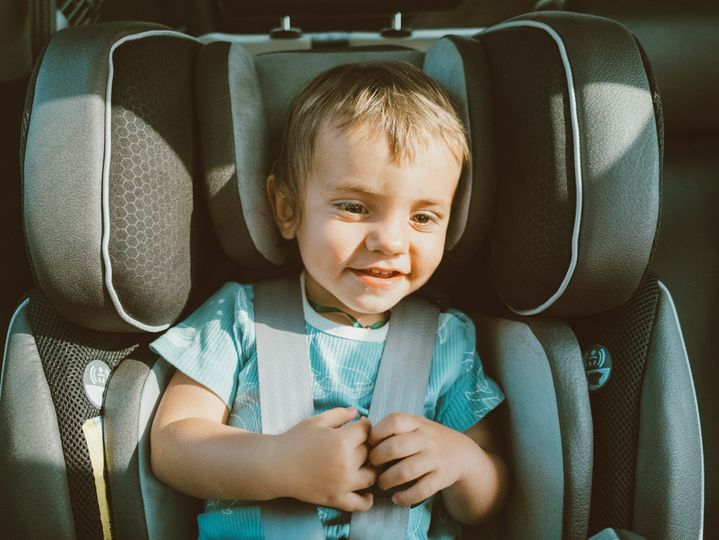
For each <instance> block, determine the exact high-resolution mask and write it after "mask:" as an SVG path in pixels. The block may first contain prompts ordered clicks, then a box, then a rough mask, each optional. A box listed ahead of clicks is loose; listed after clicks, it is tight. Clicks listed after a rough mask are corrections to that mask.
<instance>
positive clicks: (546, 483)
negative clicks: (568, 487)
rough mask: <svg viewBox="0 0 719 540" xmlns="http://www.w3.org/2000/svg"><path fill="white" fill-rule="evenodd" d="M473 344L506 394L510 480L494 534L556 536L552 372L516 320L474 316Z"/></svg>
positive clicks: (558, 449) (559, 488)
mask: <svg viewBox="0 0 719 540" xmlns="http://www.w3.org/2000/svg"><path fill="white" fill-rule="evenodd" d="M474 320H475V323H476V326H477V336H478V339H477V344H478V349H479V354H480V356H481V357H482V361H483V363H484V364H485V366H486V367H487V370H488V371H489V372H490V373H491V374H493V375H494V377H495V378H496V380H497V382H498V383H499V384H500V386H501V387H502V389H503V390H504V393H505V395H506V397H507V402H506V404H505V405H504V406H503V409H504V411H501V410H500V411H498V413H503V414H504V415H505V416H504V417H503V422H502V427H503V433H504V437H505V447H506V448H505V450H504V453H505V456H506V457H507V459H508V460H509V462H510V463H511V467H512V483H511V485H510V487H509V499H508V501H507V505H506V508H505V512H504V513H503V515H502V518H501V523H500V531H499V538H508V539H514V538H517V539H519V538H526V537H527V533H528V531H531V534H532V536H535V537H537V538H562V531H563V509H564V476H565V472H564V464H563V458H562V456H563V450H562V436H561V432H560V425H559V415H558V412H557V409H558V405H557V398H556V392H555V386H554V383H553V381H552V371H551V368H550V366H549V363H548V360H547V354H546V352H545V350H544V347H543V346H542V344H541V343H540V342H539V340H538V339H537V338H536V336H535V335H534V333H533V332H532V330H531V329H530V328H529V327H528V326H527V325H525V324H523V323H521V322H515V321H510V320H506V319H495V318H490V317H485V316H478V317H476V318H475V319H474Z"/></svg>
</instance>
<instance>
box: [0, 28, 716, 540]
mask: <svg viewBox="0 0 719 540" xmlns="http://www.w3.org/2000/svg"><path fill="white" fill-rule="evenodd" d="M380 58H392V59H401V60H405V61H409V62H412V63H414V64H416V65H421V66H422V67H423V68H424V69H425V71H427V72H428V73H429V74H430V75H432V76H433V77H435V78H436V79H437V80H438V81H439V82H441V83H442V84H443V85H444V86H445V87H446V88H447V89H448V90H449V91H450V93H451V94H452V95H453V96H454V97H455V99H456V100H457V101H458V104H459V107H460V110H461V113H462V115H463V116H464V119H465V122H466V124H467V126H468V134H469V138H470V143H471V147H472V157H473V162H472V165H471V167H469V168H468V169H467V171H466V172H465V174H464V176H463V179H462V183H461V186H460V189H459V194H458V198H457V203H456V208H455V209H454V213H453V221H452V224H451V230H450V234H449V237H448V248H449V251H448V255H447V263H446V264H445V265H444V267H443V268H442V269H441V271H440V272H439V273H438V275H437V279H436V280H435V281H434V284H433V285H434V286H435V287H438V288H440V289H444V290H449V291H450V292H454V297H453V298H455V299H456V300H455V301H456V302H458V303H459V304H460V307H462V308H464V309H465V310H467V311H473V312H480V311H481V312H482V314H481V315H477V322H478V331H479V334H480V338H479V343H480V348H481V353H482V355H483V357H484V360H485V364H486V366H487V369H488V371H490V372H492V373H494V375H495V376H496V378H497V379H498V380H499V382H500V384H501V385H502V386H503V388H504V390H505V393H506V395H507V398H508V399H507V406H506V407H505V412H504V418H503V423H504V425H503V428H504V429H503V434H504V437H505V442H506V446H507V455H508V459H509V461H510V463H511V467H512V469H513V471H514V477H513V483H512V486H511V493H510V500H509V503H508V507H507V509H506V511H505V513H504V515H503V516H502V518H500V520H499V522H498V524H497V527H498V528H499V532H500V535H501V536H502V537H507V538H518V537H524V536H526V534H527V531H532V534H533V535H536V536H540V537H548V538H559V537H567V538H580V537H586V536H587V531H588V530H589V531H590V532H596V531H598V530H600V529H602V528H604V527H605V526H617V527H620V528H631V529H634V530H636V531H637V532H639V533H640V534H643V535H645V536H648V537H674V536H676V535H675V534H674V533H675V532H676V533H680V536H684V535H686V536H688V537H692V536H696V535H698V534H699V531H700V529H701V513H700V512H699V513H698V514H697V513H696V512H695V511H693V510H692V509H693V508H694V507H695V506H697V505H698V506H701V499H702V492H701V486H700V478H701V472H702V462H701V445H700V439H699V431H698V417H697V414H696V406H695V402H694V401H693V387H692V383H691V376H690V373H689V370H688V366H687V363H686V354H685V352H684V350H683V342H682V337H681V332H680V330H679V328H678V323H677V320H676V315H675V313H674V312H673V307H672V304H671V298H670V296H669V295H668V292H667V291H666V289H665V288H663V287H661V286H659V285H657V282H656V279H655V278H653V277H651V275H650V274H646V272H645V270H646V266H647V263H648V260H649V255H650V252H651V248H652V244H653V239H654V234H655V230H656V221H657V213H658V204H659V175H660V174H659V173H660V162H661V160H660V155H661V152H660V149H661V146H660V141H661V138H660V134H661V129H660V128H658V127H657V125H658V124H657V121H659V120H660V118H661V116H660V115H659V114H658V113H657V112H656V108H655V106H656V103H653V101H652V97H653V91H652V87H651V83H650V80H651V78H650V77H649V78H648V76H647V71H646V70H647V69H648V67H647V64H646V62H645V61H644V59H643V57H642V55H641V54H640V51H639V49H638V48H637V45H636V43H635V42H634V40H633V38H632V37H631V35H630V34H628V33H627V32H626V30H624V29H623V28H622V27H621V26H620V25H618V24H616V23H612V22H610V21H606V20H604V19H599V18H594V17H588V16H577V15H566V14H542V15H532V16H527V17H524V18H522V19H521V20H514V21H510V22H509V23H507V24H504V25H499V26H497V27H494V28H492V29H490V30H489V31H486V32H484V33H482V34H480V35H478V36H477V37H476V39H466V38H452V37H448V38H443V39H441V40H439V41H438V42H437V43H436V44H435V45H434V46H433V47H432V48H431V49H430V50H429V51H427V53H426V54H423V53H420V52H418V51H412V50H405V49H398V48H379V49H378V48H370V49H357V50H344V51H308V52H289V53H273V54H268V55H261V56H257V57H254V58H253V57H251V56H250V55H248V54H246V53H244V52H243V50H242V49H241V47H239V46H236V45H232V46H231V45H230V44H226V43H210V44H208V45H205V46H202V47H201V46H200V44H199V43H197V42H196V41H195V40H193V39H191V38H188V37H187V36H184V35H182V34H178V33H175V32H171V31H168V30H166V29H162V28H159V27H157V26H153V25H142V24H134V23H133V24H131V23H122V24H108V25H94V26H87V27H83V28H76V29H70V30H66V31H63V32H60V33H58V34H57V35H56V36H55V37H54V38H53V40H52V41H51V43H50V45H49V46H48V48H47V50H46V51H45V54H44V57H43V58H42V60H41V62H40V63H39V64H38V68H37V70H36V73H35V75H34V77H33V80H32V82H31V85H30V92H31V93H30V95H29V97H28V102H27V103H28V105H27V108H26V123H25V129H24V135H23V150H24V160H23V168H24V170H23V179H24V187H23V190H24V211H25V228H26V234H27V238H28V247H29V252H30V256H31V263H32V267H33V271H34V275H35V279H36V283H37V289H36V290H35V291H33V292H32V293H31V294H30V297H29V300H28V301H26V302H24V303H23V304H21V306H20V307H19V308H18V310H17V311H16V314H15V316H14V317H13V321H12V322H11V327H10V331H9V337H8V342H7V343H8V346H7V350H6V355H5V356H6V361H5V364H4V368H3V374H2V382H1V383H0V392H1V394H0V440H2V441H4V444H5V446H6V448H5V451H4V452H3V453H2V457H0V474H1V475H2V477H3V478H4V479H7V480H6V483H5V485H6V486H8V487H6V489H4V490H2V493H0V509H1V510H0V512H2V515H0V535H1V536H3V537H9V538H15V537H25V536H32V537H38V538H44V537H57V536H61V537H82V538H85V537H97V536H102V535H103V531H105V532H107V531H109V527H111V528H112V533H113V535H114V536H115V537H118V538H125V537H127V538H145V537H152V538H168V537H172V538H175V537H179V538H181V537H189V536H192V535H193V534H194V530H195V529H194V525H193V523H194V517H195V514H196V513H197V511H198V509H199V507H200V506H199V505H200V503H199V501H196V500H194V499H192V498H189V497H186V496H183V495H181V494H178V493H176V492H174V491H173V490H171V489H169V488H167V487H166V486H163V485H162V484H160V483H159V482H158V481H157V480H156V479H154V477H153V476H152V474H151V471H150V469H149V448H148V437H149V425H150V423H151V419H152V414H153V412H154V407H155V406H156V404H157V400H158V398H159V395H160V394H161V391H162V389H163V388H164V386H165V385H166V384H167V382H168V380H169V377H170V376H171V369H170V368H169V366H168V365H167V364H165V363H164V362H163V361H161V360H158V359H157V358H155V357H153V356H152V355H151V354H150V353H149V352H148V350H147V347H146V344H147V342H148V341H149V340H150V339H152V337H153V336H154V334H153V333H154V332H158V331H161V330H162V329H164V328H166V327H167V326H169V325H170V324H171V323H172V322H173V321H176V320H177V319H178V317H180V316H181V313H183V310H184V311H186V310H188V309H191V308H192V307H193V306H195V305H197V299H198V298H202V297H203V296H205V295H206V294H207V293H208V292H209V291H208V289H210V290H211V288H212V287H213V286H216V285H219V282H220V280H222V279H227V278H229V277H231V276H233V277H236V276H238V275H239V278H240V279H255V278H257V277H261V276H269V275H273V274H275V273H277V272H278V271H282V270H283V269H286V267H287V266H286V265H287V264H289V263H288V261H289V260H291V254H290V253H289V252H288V251H287V250H286V249H284V247H283V246H282V245H281V243H279V242H278V238H277V236H276V235H275V233H274V226H273V225H272V223H271V220H270V215H269V213H268V211H267V208H266V205H265V203H264V198H263V197H262V195H261V193H262V189H261V183H259V184H258V182H262V181H264V174H265V173H266V170H267V165H268V163H270V160H271V157H272V153H273V142H274V141H276V140H277V138H276V134H277V133H278V130H279V126H280V124H281V121H282V117H283V115H284V112H285V110H286V107H287V104H288V102H289V100H290V98H291V97H292V95H293V94H294V93H295V92H296V91H297V90H298V89H299V87H300V86H301V85H302V84H304V83H305V82H307V81H308V80H309V79H311V78H312V76H313V75H314V74H316V73H318V72H320V71H322V70H324V69H326V68H328V67H331V66H332V65H336V64H338V63H343V62H349V61H362V60H365V59H380ZM193 111H196V114H197V120H196V119H195V115H194V113H193ZM659 126H660V124H659ZM200 156H201V158H200ZM200 161H201V163H200ZM200 191H201V192H202V195H201V196H200V195H199V192H200ZM205 206H206V208H207V209H208V210H209V212H210V214H211V217H212V225H213V228H214V234H213V233H212V232H210V231H209V230H207V229H206V227H205V219H204V216H203V211H204V207H205ZM215 235H216V237H217V238H218V239H219V244H220V245H221V247H222V251H223V252H224V253H225V254H226V256H227V258H229V259H230V260H231V261H232V262H231V263H227V261H226V259H224V256H223V255H220V254H217V253H216V252H215V250H214V249H213V247H214V246H212V242H213V238H214V236H215ZM198 239H199V240H198ZM208 243H209V244H210V245H209V246H207V245H206V244H208ZM208 259H209V262H210V263H212V264H208ZM485 268H487V269H488V272H486V273H485ZM198 272H200V275H199V276H198V275H197V274H198ZM486 274H489V277H491V279H492V280H493V282H494V284H495V285H496V291H498V293H499V296H500V297H501V298H502V301H501V302H500V301H493V299H492V297H493V295H494V291H495V288H494V287H491V286H489V284H490V281H489V278H488V277H487V275H486ZM193 276H194V277H193ZM485 292H486V294H482V293H485ZM647 299H648V300H647ZM505 304H506V305H509V306H512V307H513V308H514V310H515V312H516V313H517V315H512V314H511V312H509V311H508V310H507V309H506V308H504V307H503V305H505ZM540 314H542V315H545V314H548V315H549V316H551V318H549V317H545V316H542V317H539V316H538V315H540ZM498 315H499V316H498ZM560 319H561V320H560ZM639 322H642V323H643V324H641V325H640V324H639ZM595 344H596V345H602V346H603V348H599V347H595V348H594V349H595V350H596V351H599V352H596V351H595V354H594V355H592V356H591V357H590V358H594V359H595V360H592V361H594V362H595V363H594V364H590V367H592V369H593V371H594V374H595V375H596V373H597V372H598V373H599V375H600V376H599V379H601V378H602V377H601V375H602V374H603V373H605V372H603V371H601V370H606V369H607V368H606V367H605V366H604V365H599V363H598V361H597V360H596V357H598V356H601V354H602V351H603V350H604V351H606V350H608V351H610V353H611V355H612V357H613V363H614V372H613V374H612V375H611V378H610V382H609V383H607V386H606V388H604V389H603V390H600V391H599V392H598V393H597V394H596V396H595V397H593V398H592V399H591V402H590V399H589V397H588V390H587V383H586V379H585V376H584V368H583V365H582V357H581V356H582V355H581V352H580V351H581V350H582V349H583V348H587V347H589V346H592V345H595ZM637 344H638V345H637ZM632 357H634V359H635V360H636V359H638V360H639V361H640V364H641V363H645V367H642V366H639V367H637V365H636V363H632ZM98 360H100V361H101V362H103V363H104V364H106V367H102V366H101V365H100V364H97V363H94V362H96V361H98ZM588 362H589V361H588ZM108 375H109V382H108V384H107V388H106V390H105V391H104V400H102V399H100V400H98V399H97V395H98V393H99V394H102V384H101V383H102V382H103V381H102V380H103V379H104V378H107V377H108ZM83 379H85V381H86V382H85V383H84V381H83ZM664 395H669V396H671V397H672V401H671V404H670V403H668V402H666V401H665V400H663V399H661V398H662V396H664ZM93 399H94V402H93V401H92V400H93ZM618 400H619V401H618ZM590 403H591V409H592V410H591V414H590ZM670 405H671V406H670ZM98 416H100V417H101V418H102V426H101V429H98V424H99V423H100V422H99V421H97V420H93V418H96V417H98ZM592 416H593V417H594V421H592ZM655 419H656V420H655ZM655 421H656V422H659V423H660V424H659V425H660V426H661V427H662V429H659V430H657V429H655V426H656V424H655V423H654V422H655ZM615 422H617V423H618V422H622V424H621V430H619V429H618V428H617V427H616V426H617V424H615ZM592 424H594V426H595V427H594V430H592ZM593 433H594V435H593ZM100 434H102V439H103V440H102V441H101V440H99V439H100V437H99V435H100ZM593 438H594V441H595V442H594V444H593ZM627 442H628V443H629V444H624V443H627ZM103 449H104V451H103ZM593 452H594V453H595V454H596V455H597V458H598V459H596V460H595V459H593ZM605 456H606V457H605ZM617 464H619V465H620V467H619V471H618V472H617V471H616V470H615V469H614V468H612V467H614V466H615V465H617ZM103 470H104V474H103ZM592 471H593V473H592ZM657 471H659V473H657ZM592 477H593V483H594V489H593V490H592V489H591V488H590V486H591V485H592ZM695 482H696V483H695ZM696 486H699V487H696ZM28 493H32V494H33V495H32V498H33V500H32V507H30V505H28V504H27V497H26V494H28ZM592 493H594V495H593V496H592V497H591V509H590V494H592ZM597 493H602V495H601V496H599V495H596V494H597ZM24 495H25V496H24ZM614 497H616V498H617V500H618V501H620V502H619V503H618V504H616V505H612V504H611V501H612V500H613V498H614ZM624 503H626V504H627V507H628V508H629V517H628V518H627V515H626V514H627V511H626V509H625V507H624V506H621V507H620V505H623V504H624ZM603 504H604V505H606V506H605V507H603V508H602V507H601V506H602V505H603ZM38 507H40V508H42V512H41V513H38V512H37V508H38ZM590 510H591V519H590ZM602 512H604V513H602ZM637 514H640V515H639V516H638V517H637ZM597 516H599V517H597ZM649 521H650V522H649ZM110 522H111V525H110ZM590 522H591V526H590ZM647 522H649V523H647ZM655 532H656V534H653V533H655Z"/></svg>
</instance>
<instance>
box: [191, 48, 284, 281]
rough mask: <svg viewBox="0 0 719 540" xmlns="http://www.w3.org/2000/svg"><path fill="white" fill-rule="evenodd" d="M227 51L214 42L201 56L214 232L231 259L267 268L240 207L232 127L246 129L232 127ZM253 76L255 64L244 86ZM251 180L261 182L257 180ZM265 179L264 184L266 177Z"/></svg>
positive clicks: (202, 130)
mask: <svg viewBox="0 0 719 540" xmlns="http://www.w3.org/2000/svg"><path fill="white" fill-rule="evenodd" d="M229 51H230V44H229V43H224V42H215V43H210V44H208V45H205V46H204V47H203V48H202V49H201V50H200V53H199V55H198V59H197V81H198V83H197V84H196V88H197V110H198V115H197V116H198V126H199V135H200V145H201V147H202V157H203V164H204V179H205V182H204V184H205V192H206V194H207V204H208V205H209V208H210V214H211V216H212V220H213V223H214V227H215V231H216V233H217V236H218V238H219V240H220V243H221V245H222V248H223V250H224V252H225V253H226V254H227V255H228V256H229V257H230V259H232V260H233V261H242V264H243V265H244V266H246V267H248V268H263V267H266V266H268V265H269V262H268V261H267V260H266V259H265V257H264V256H263V255H262V253H261V252H260V251H259V248H258V247H257V246H256V245H255V244H254V242H253V240H252V237H251V236H250V231H249V229H248V226H247V223H246V222H245V218H244V215H243V214H242V212H241V211H238V209H241V208H242V202H241V200H240V190H239V189H238V185H239V180H238V177H237V158H236V156H235V140H236V139H237V136H236V135H235V133H234V131H235V129H237V130H238V131H239V132H240V133H244V131H243V126H236V127H235V128H233V125H234V124H233V115H232V110H233V107H232V98H231V96H230V89H231V86H230V71H229ZM255 78H256V76H254V67H253V70H252V73H249V72H248V73H245V84H246V85H251V83H252V79H255ZM254 105H255V106H256V104H254ZM235 108H236V109H239V110H241V109H242V108H243V107H238V106H237V105H236V106H235ZM247 114H248V115H249V116H250V117H251V118H256V113H252V112H251V111H250V112H248V113H247ZM248 133H251V132H250V131H248ZM253 141H255V138H254V136H250V137H248V143H247V144H248V145H249V144H252V142H253ZM255 144H256V143H255ZM258 146H261V145H258ZM263 167H264V162H263ZM245 180H247V179H246V178H245ZM253 180H254V181H258V180H257V178H253ZM262 182H263V183H264V178H263V179H262ZM272 230H274V229H272ZM275 234H276V233H275ZM276 236H279V235H276Z"/></svg>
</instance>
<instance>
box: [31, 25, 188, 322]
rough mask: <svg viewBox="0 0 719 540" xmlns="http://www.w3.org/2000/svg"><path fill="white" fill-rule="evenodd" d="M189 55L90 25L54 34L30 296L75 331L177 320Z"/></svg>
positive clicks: (39, 134) (38, 131)
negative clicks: (41, 296) (37, 291)
mask: <svg viewBox="0 0 719 540" xmlns="http://www.w3.org/2000/svg"><path fill="white" fill-rule="evenodd" d="M198 47H199V45H198V44H197V43H196V42H195V40H194V39H191V38H188V37H187V36H184V35H182V34H179V33H177V32H172V31H168V30H167V29H163V28H162V27H158V26H155V25H150V24H141V23H108V24H97V25H91V26H85V27H77V28H71V29H68V30H65V31H62V32H59V33H58V34H56V35H55V36H54V37H53V39H52V40H51V41H50V43H49V45H48V46H47V49H46V50H45V52H44V55H43V57H42V58H41V61H40V62H39V63H38V67H37V68H36V72H35V74H34V76H33V79H32V80H31V82H30V85H29V90H28V99H27V101H26V107H25V124H24V126H23V127H24V129H23V139H22V143H21V148H22V150H21V152H22V154H23V155H22V156H21V163H22V168H23V212H24V225H25V234H26V239H27V247H28V252H29V256H30V260H31V265H32V268H33V272H34V275H35V279H36V282H37V284H38V285H39V287H40V288H41V289H42V291H43V292H44V293H45V295H46V296H47V298H48V299H49V300H50V301H51V302H52V304H53V305H54V306H55V308H56V309H58V311H59V312H60V313H61V314H62V315H63V316H64V317H66V318H67V319H68V320H70V321H72V322H74V323H75V324H78V325H80V326H83V327H86V328H90V329H93V330H105V331H137V330H146V331H157V330H162V329H164V328H166V327H167V326H168V325H169V324H170V323H171V322H172V321H174V319H175V318H177V316H178V315H179V314H180V312H181V311H182V309H183V307H184V306H185V303H186V301H187V297H188V294H189V290H190V271H191V267H192V265H193V258H192V256H191V253H190V240H189V239H190V220H191V214H192V205H193V187H192V186H193V182H192V177H193V173H194V169H195V149H194V146H195V141H194V129H193V123H194V120H193V115H192V114H191V111H192V110H193V107H194V104H193V94H192V88H193V81H192V68H193V60H194V57H195V55H196V51H197V48H198ZM168 88H171V89H172V91H171V92H168Z"/></svg>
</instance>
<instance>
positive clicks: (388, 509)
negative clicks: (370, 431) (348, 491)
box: [254, 276, 439, 540]
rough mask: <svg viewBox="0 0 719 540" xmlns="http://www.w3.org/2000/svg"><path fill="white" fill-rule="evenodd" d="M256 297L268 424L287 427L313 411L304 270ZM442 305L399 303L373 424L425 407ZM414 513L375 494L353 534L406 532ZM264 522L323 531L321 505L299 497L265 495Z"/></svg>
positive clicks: (301, 533) (414, 300)
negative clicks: (269, 498)
mask: <svg viewBox="0 0 719 540" xmlns="http://www.w3.org/2000/svg"><path fill="white" fill-rule="evenodd" d="M254 297H255V300H254V305H255V321H256V323H255V324H256V333H257V362H258V364H257V365H258V373H259V384H260V411H261V414H262V432H263V433H281V432H283V431H286V430H287V429H289V428H290V427H292V426H293V425H295V424H296V423H298V422H300V421H301V420H303V419H305V418H308V417H309V416H312V415H313V414H314V403H313V399H312V372H311V369H310V360H309V352H308V347H307V338H306V332H305V319H304V313H303V309H302V293H301V289H300V284H299V281H298V278H297V277H296V276H291V277H287V278H280V279H275V280H270V281H263V282H260V283H257V284H256V285H255V294H254ZM438 311H439V309H438V308H437V307H436V306H435V305H434V304H432V303H431V302H429V301H427V300H424V299H421V298H418V297H408V298H405V299H404V300H402V302H400V303H399V304H398V305H397V306H395V308H394V309H393V312H392V321H391V323H390V327H389V330H388V332H387V341H386V342H385V346H384V352H383V355H382V361H381V363H380V368H379V373H378V375H377V381H376V383H375V389H374V393H373V396H372V403H371V404H370V411H369V418H370V420H371V421H372V423H373V424H374V423H376V422H378V421H379V420H381V419H382V418H384V417H385V416H386V415H387V414H389V413H391V412H396V411H401V412H405V413H407V414H412V415H423V413H424V396H425V393H426V387H427V381H428V379H429V372H430V368H431V365H432V354H433V351H434V341H435V336H436V334H437V322H438ZM408 519H409V509H408V508H402V507H399V506H395V505H393V504H392V503H391V501H389V500H386V501H385V500H382V499H375V504H374V506H373V507H372V509H371V510H370V511H369V512H361V513H355V514H353V516H352V522H351V531H350V534H351V536H352V539H353V540H364V539H365V538H373V539H377V538H388V539H390V538H391V539H394V538H404V537H405V536H406V532H407V524H408ZM262 524H263V528H264V531H265V538H266V539H267V540H280V539H284V538H287V534H288V531H290V530H291V531H292V537H293V538H302V539H308V540H309V539H311V540H316V539H323V538H324V531H323V529H322V526H321V523H320V520H319V518H318V516H317V511H316V508H315V507H313V506H311V505H309V504H305V503H302V502H299V501H293V500H287V499H284V500H276V501H270V502H269V503H264V504H263V505H262ZM380 531H381V532H380Z"/></svg>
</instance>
